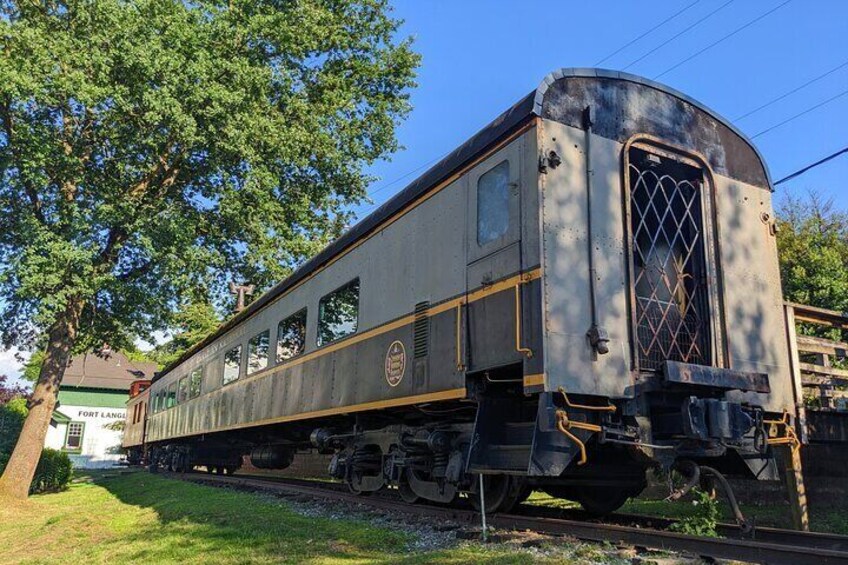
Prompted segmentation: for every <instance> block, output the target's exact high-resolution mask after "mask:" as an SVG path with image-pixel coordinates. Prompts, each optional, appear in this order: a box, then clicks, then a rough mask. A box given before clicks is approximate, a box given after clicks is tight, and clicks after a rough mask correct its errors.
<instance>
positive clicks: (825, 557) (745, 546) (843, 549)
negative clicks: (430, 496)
mask: <svg viewBox="0 0 848 565" xmlns="http://www.w3.org/2000/svg"><path fill="white" fill-rule="evenodd" d="M163 475H164V476H168V477H172V478H177V479H181V480H186V481H190V482H194V483H200V484H219V485H232V486H234V487H237V488H246V489H256V490H264V491H268V492H277V493H289V494H296V495H305V496H310V497H314V498H322V499H326V500H332V501H344V502H348V503H351V504H361V505H365V506H370V507H373V508H378V509H382V510H390V511H395V512H401V513H406V514H416V515H420V516H439V517H442V518H448V519H451V520H453V521H455V522H459V523H466V524H474V525H476V524H477V523H478V522H479V520H480V516H479V514H478V513H477V512H474V511H471V510H464V509H459V508H449V507H440V506H431V505H428V504H406V503H404V502H401V501H399V500H398V501H395V500H391V499H389V498H386V497H380V496H362V495H356V494H353V493H350V492H343V491H340V490H339V488H338V486H337V485H336V483H329V484H330V485H333V488H327V486H325V485H324V484H322V483H321V482H320V481H302V480H289V479H283V480H280V478H264V477H263V478H257V477H255V476H252V477H246V476H220V475H203V474H199V473H187V474H179V473H163ZM522 509H523V510H524V511H526V510H527V506H526V505H525V506H523V507H522ZM638 518H647V517H643V516H639V517H638ZM651 519H652V520H654V521H656V522H661V521H663V519H662V518H651ZM487 520H488V522H489V524H490V525H491V526H494V527H496V528H501V529H508V530H532V531H535V532H539V533H545V534H552V535H563V536H570V537H574V538H578V539H582V540H588V541H598V542H610V543H614V544H623V545H632V546H637V547H645V548H652V549H660V550H666V551H675V552H684V553H690V554H694V555H698V556H702V557H711V558H717V559H733V560H738V561H747V562H751V563H767V564H769V565H848V536H838V535H835V534H820V533H809V532H797V531H794V530H780V529H776V528H757V530H756V537H755V539H739V538H737V537H732V538H705V537H699V536H691V535H687V534H680V533H676V532H666V531H662V530H652V529H646V528H637V527H632V526H622V525H618V524H607V523H597V522H587V521H580V520H572V519H563V518H552V517H543V516H530V515H518V514H492V515H489V516H487ZM669 522H671V521H669ZM728 528H729V529H728ZM723 529H724V531H723V532H722V533H726V534H730V535H733V534H737V535H738V533H739V530H738V528H736V527H735V526H730V525H725V526H724V528H723ZM834 548H835V549H834Z"/></svg>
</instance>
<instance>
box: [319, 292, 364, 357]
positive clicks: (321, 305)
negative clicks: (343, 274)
mask: <svg viewBox="0 0 848 565" xmlns="http://www.w3.org/2000/svg"><path fill="white" fill-rule="evenodd" d="M354 283H356V285H357V288H356V320H355V325H354V328H353V331H351V332H350V333H346V334H345V335H343V336H339V337H337V338H335V339H331V340H330V341H326V342H322V341H321V318H322V314H323V311H324V301H325V300H326V299H327V298H328V297H330V296H332V295H334V294H336V293H338V292H340V291H342V290H344V289H345V288H347V287H349V286H351V285H353V284H354ZM361 305H362V280H361V279H360V277H354V278H352V279H351V280H349V281H348V282H346V283H344V284H343V285H341V286H338V287H336V288H335V289H334V290H331V291H330V292H328V293H327V294H325V295H324V296H322V297H321V298H320V299H319V300H318V326H317V328H316V332H315V343H316V345H317V346H318V347H319V348H320V347H324V346H325V345H330V344H331V343H336V342H337V341H340V340H342V339H345V338H347V337H350V336H352V335H354V334H356V333H357V332H359V313H360V311H361Z"/></svg>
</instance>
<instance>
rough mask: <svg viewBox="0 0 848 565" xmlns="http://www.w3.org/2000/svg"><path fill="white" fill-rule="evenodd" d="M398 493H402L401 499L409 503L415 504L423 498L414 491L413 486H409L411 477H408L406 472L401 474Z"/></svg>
mask: <svg viewBox="0 0 848 565" xmlns="http://www.w3.org/2000/svg"><path fill="white" fill-rule="evenodd" d="M398 494H399V495H400V498H401V500H403V501H404V502H406V503H407V504H415V503H416V502H418V501H419V500H421V498H420V497H419V496H418V495H417V494H415V493H414V492H413V490H412V487H410V486H409V479H408V478H407V475H406V472H404V473H403V474H401V476H400V480H399V481H398Z"/></svg>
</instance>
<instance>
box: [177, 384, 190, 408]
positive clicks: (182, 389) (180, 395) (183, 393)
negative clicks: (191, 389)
mask: <svg viewBox="0 0 848 565" xmlns="http://www.w3.org/2000/svg"><path fill="white" fill-rule="evenodd" d="M186 400H188V377H183V378H181V379H180V384H179V386H178V387H177V404H182V403H183V402H185V401H186Z"/></svg>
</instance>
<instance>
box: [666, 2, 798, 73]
mask: <svg viewBox="0 0 848 565" xmlns="http://www.w3.org/2000/svg"><path fill="white" fill-rule="evenodd" d="M790 2H792V0H786V1H785V2H783V3H782V4H779V5H777V6H775V7H774V8H772V9H771V10H769V11H768V12H766V13H764V14H761V15H759V16H757V17H756V18H754V19H753V20H751V21H749V22H748V23H746V24H744V25H741V26H739V27H738V28H736V29H735V30H733V31H731V32H730V33H728V34H727V35H725V36H724V37H722V38H721V39H718V40H716V41H714V42H712V43H710V44H709V45H707V46H706V47H704V48H703V49H700V50H699V51H696V52H695V53H693V54H691V55H689V56H688V57H686V58H685V59H683V60H682V61H680V62H678V63H676V64H674V65H672V66H671V67H669V68H667V69H666V70H664V71H663V72H661V73H660V74H658V75H656V76H655V77H654V79H658V78H660V77H661V76H663V75H665V74H668V73H670V72H671V71H673V70H674V69H676V68H677V67H679V66H680V65H682V64H684V63H688V62H689V61H691V60H692V59H694V58H695V57H697V56H698V55H700V54H701V53H703V52H704V51H708V50H709V49H712V48H713V47H715V46H716V45H718V44H719V43H721V42H723V41H725V40H727V39H730V38H731V37H733V36H734V35H736V34H737V33H739V32H740V31H742V30H743V29H746V28H748V27H750V26H752V25H754V24H755V23H757V22H758V21H760V20H761V19H763V18H765V17H766V16H768V15H770V14H773V13H774V12H776V11H778V10H780V9H781V8H783V7H784V6H786V5H787V4H789V3H790Z"/></svg>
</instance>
